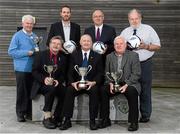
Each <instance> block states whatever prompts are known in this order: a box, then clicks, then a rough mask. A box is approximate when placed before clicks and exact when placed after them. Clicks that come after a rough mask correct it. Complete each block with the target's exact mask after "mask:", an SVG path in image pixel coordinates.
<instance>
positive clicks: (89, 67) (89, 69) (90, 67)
mask: <svg viewBox="0 0 180 134" xmlns="http://www.w3.org/2000/svg"><path fill="white" fill-rule="evenodd" d="M91 69H92V66H91V65H89V66H88V69H87V70H88V71H87V72H86V75H87V74H88V73H89V72H90V71H91Z"/></svg>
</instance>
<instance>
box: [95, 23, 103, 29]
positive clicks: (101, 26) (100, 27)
mask: <svg viewBox="0 0 180 134" xmlns="http://www.w3.org/2000/svg"><path fill="white" fill-rule="evenodd" d="M95 28H96V30H97V29H98V28H99V30H100V31H101V29H102V28H103V24H102V25H100V26H95Z"/></svg>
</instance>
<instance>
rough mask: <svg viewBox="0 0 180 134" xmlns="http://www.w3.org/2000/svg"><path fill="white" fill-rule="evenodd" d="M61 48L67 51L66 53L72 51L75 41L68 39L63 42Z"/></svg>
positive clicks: (74, 47) (74, 48)
mask: <svg viewBox="0 0 180 134" xmlns="http://www.w3.org/2000/svg"><path fill="white" fill-rule="evenodd" d="M63 48H64V49H65V51H67V53H72V52H73V51H74V50H76V43H75V42H74V41H73V40H68V41H66V42H65V43H64V44H63Z"/></svg>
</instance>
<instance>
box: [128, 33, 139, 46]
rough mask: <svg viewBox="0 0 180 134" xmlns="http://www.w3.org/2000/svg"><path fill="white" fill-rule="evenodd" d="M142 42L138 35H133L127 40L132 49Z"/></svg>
mask: <svg viewBox="0 0 180 134" xmlns="http://www.w3.org/2000/svg"><path fill="white" fill-rule="evenodd" d="M140 44H141V39H140V38H139V37H138V36H137V35H132V36H131V37H130V39H129V40H128V41H127V45H128V46H129V47H130V48H131V49H137V48H138V47H139V45H140Z"/></svg>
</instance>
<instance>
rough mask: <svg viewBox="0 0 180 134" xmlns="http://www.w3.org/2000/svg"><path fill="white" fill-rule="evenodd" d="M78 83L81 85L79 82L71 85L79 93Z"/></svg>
mask: <svg viewBox="0 0 180 134" xmlns="http://www.w3.org/2000/svg"><path fill="white" fill-rule="evenodd" d="M78 83H79V81H77V82H73V83H71V85H72V86H73V87H74V88H75V89H76V90H77V91H78Z"/></svg>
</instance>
